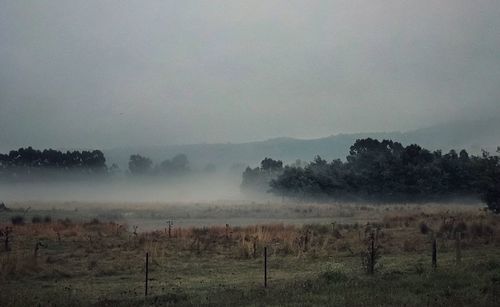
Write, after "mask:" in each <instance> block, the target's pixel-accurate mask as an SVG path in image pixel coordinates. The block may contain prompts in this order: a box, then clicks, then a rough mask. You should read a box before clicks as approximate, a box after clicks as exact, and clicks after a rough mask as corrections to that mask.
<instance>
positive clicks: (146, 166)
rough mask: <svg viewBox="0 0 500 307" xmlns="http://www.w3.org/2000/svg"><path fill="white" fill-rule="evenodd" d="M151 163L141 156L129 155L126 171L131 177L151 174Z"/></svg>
mask: <svg viewBox="0 0 500 307" xmlns="http://www.w3.org/2000/svg"><path fill="white" fill-rule="evenodd" d="M152 165H153V161H151V159H149V158H147V157H143V156H141V155H138V154H136V155H131V156H130V160H129V162H128V169H129V170H130V173H131V174H133V175H146V174H149V173H151V171H152V167H151V166H152Z"/></svg>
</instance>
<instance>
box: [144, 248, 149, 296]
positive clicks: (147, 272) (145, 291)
mask: <svg viewBox="0 0 500 307" xmlns="http://www.w3.org/2000/svg"><path fill="white" fill-rule="evenodd" d="M148 275H149V253H148V252H146V280H145V281H144V284H145V287H144V296H148Z"/></svg>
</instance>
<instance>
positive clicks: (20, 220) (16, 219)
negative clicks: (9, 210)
mask: <svg viewBox="0 0 500 307" xmlns="http://www.w3.org/2000/svg"><path fill="white" fill-rule="evenodd" d="M10 221H11V222H12V225H24V216H22V215H14V216H13V217H11V218H10Z"/></svg>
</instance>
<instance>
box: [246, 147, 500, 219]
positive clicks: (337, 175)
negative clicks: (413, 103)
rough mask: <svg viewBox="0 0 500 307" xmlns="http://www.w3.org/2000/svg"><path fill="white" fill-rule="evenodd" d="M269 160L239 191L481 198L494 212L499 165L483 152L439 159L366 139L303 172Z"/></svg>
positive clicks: (414, 198)
mask: <svg viewBox="0 0 500 307" xmlns="http://www.w3.org/2000/svg"><path fill="white" fill-rule="evenodd" d="M270 160H271V159H269V158H266V159H264V160H263V161H262V166H261V167H260V168H256V169H251V168H247V170H245V172H244V173H243V186H252V185H253V186H260V189H261V190H268V189H269V187H270V191H271V192H272V193H274V194H276V195H279V196H287V197H292V198H298V199H313V200H314V199H316V200H322V199H323V200H324V199H350V200H352V199H354V200H356V199H363V200H369V201H430V200H441V199H444V198H451V197H455V196H473V197H476V196H481V197H483V199H484V200H485V202H486V203H487V204H488V206H489V208H490V209H491V210H492V211H493V212H496V213H498V212H500V201H499V199H500V198H499V195H500V182H499V180H500V160H499V157H498V156H490V155H489V154H487V153H483V155H482V156H481V157H478V156H469V154H468V153H467V152H466V151H465V150H462V151H460V152H459V153H458V154H457V152H456V151H455V150H451V151H450V152H449V153H446V154H443V153H442V152H441V151H439V150H437V151H434V152H431V151H429V150H427V149H425V148H422V147H420V146H418V145H415V144H413V145H409V146H406V147H405V146H403V145H402V144H401V143H398V142H393V141H391V140H383V141H378V140H374V139H370V138H368V139H361V140H357V141H356V142H355V143H354V144H353V145H352V146H351V148H350V151H349V155H348V156H347V158H346V161H345V162H344V161H341V160H333V161H332V162H327V161H325V160H323V159H322V158H321V157H319V156H317V157H316V158H315V159H314V161H312V162H310V163H308V164H306V165H305V166H304V167H302V166H297V165H294V166H285V167H284V168H283V167H282V164H276V163H274V164H273V163H270ZM271 161H273V160H271ZM279 162H281V161H279ZM270 174H272V176H270ZM267 183H268V184H269V186H266V187H264V188H263V187H262V185H264V186H265V185H266V184H267Z"/></svg>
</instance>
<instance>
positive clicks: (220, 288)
mask: <svg viewBox="0 0 500 307" xmlns="http://www.w3.org/2000/svg"><path fill="white" fill-rule="evenodd" d="M440 218H441V215H436V216H432V217H429V216H427V217H425V219H426V221H428V222H429V223H431V224H432V223H433V222H432V221H439V220H440ZM467 219H468V220H467V222H468V223H473V221H476V220H480V221H483V222H484V223H485V224H486V223H487V224H488V225H490V226H491V227H492V229H493V230H494V235H493V236H490V235H484V236H482V237H481V236H480V237H475V236H474V235H473V234H472V233H467V232H466V233H464V239H463V242H462V243H463V250H462V262H461V263H460V264H457V263H456V259H455V249H454V248H455V245H454V243H455V242H454V240H453V239H446V238H445V237H444V236H439V240H438V267H437V269H436V270H433V269H432V268H431V250H430V244H429V243H430V242H429V240H428V236H427V235H423V234H421V233H420V232H419V230H418V229H419V228H418V225H419V223H420V220H418V219H414V217H412V220H411V221H409V222H408V223H404V221H406V220H405V216H401V217H398V219H397V220H396V221H392V222H391V221H390V220H386V221H387V223H388V225H386V226H384V228H382V230H381V231H382V233H383V236H382V235H381V245H382V249H381V251H382V252H381V253H382V256H381V258H380V260H379V262H378V265H377V267H376V272H375V274H374V275H372V276H370V275H367V274H366V273H365V272H364V271H363V269H362V266H361V259H360V256H359V253H360V252H361V251H362V250H363V247H364V244H365V243H363V242H362V241H360V239H359V238H360V236H362V235H361V233H362V232H363V229H364V228H363V227H346V226H343V227H340V226H339V227H338V228H337V229H336V232H334V231H333V230H332V229H331V225H326V226H325V225H323V226H318V225H308V226H304V228H300V227H291V228H287V227H284V228H283V227H280V226H279V225H277V226H276V225H275V226H272V227H271V226H270V227H269V228H266V229H264V230H263V229H262V228H258V227H257V228H255V229H254V228H252V227H249V228H239V227H235V228H234V229H233V230H234V233H232V234H231V238H230V239H227V238H225V228H224V227H221V228H217V229H215V228H214V229H212V232H202V233H204V234H205V235H208V237H206V238H205V239H204V240H205V241H203V243H202V244H201V247H200V249H198V248H197V246H196V244H194V243H193V242H196V232H192V233H191V234H187V233H188V232H189V231H190V230H189V229H185V230H183V231H185V233H186V234H185V236H181V237H175V238H169V237H168V235H167V234H166V233H164V232H160V233H147V234H139V235H138V236H137V237H136V236H134V235H133V234H132V233H131V232H128V231H119V232H117V230H116V225H114V224H108V223H100V224H97V225H91V224H79V223H73V224H71V225H66V226H64V225H63V224H60V223H57V222H53V223H50V224H40V225H33V224H29V223H28V224H27V225H24V226H16V227H14V231H13V237H12V251H11V252H4V251H3V250H1V251H0V286H1V287H0V288H1V291H0V306H73V307H76V306H170V305H176V306H199V305H211V306H242V305H248V306H282V305H286V306H315V305H316V306H324V305H329V306H499V305H500V240H498V238H497V234H498V233H499V226H500V223H498V220H497V217H493V216H487V217H484V216H482V215H477V216H476V215H472V214H471V215H470V216H468V217H467ZM400 221H403V222H402V223H401V222H400ZM391 223H392V224H391ZM400 224H401V225H400ZM406 224H407V225H406ZM0 228H1V227H0ZM305 229H308V230H309V231H311V232H312V233H314V234H313V235H311V237H310V246H309V248H308V250H307V252H304V251H303V248H302V247H300V246H298V247H297V246H295V244H299V243H293V248H290V247H286V248H285V246H286V245H287V244H292V243H290V242H296V239H297V238H300V236H302V235H303V234H304V231H305ZM56 232H60V236H61V241H59V240H58V237H57V235H56ZM245 236H257V237H258V239H259V240H261V241H259V243H258V246H257V247H258V249H259V250H258V257H256V258H252V256H251V254H250V255H249V254H248V253H242V252H241V250H242V248H243V247H242V244H243V243H242V238H244V237H245ZM90 238H91V239H90ZM39 240H41V241H43V242H44V243H45V244H46V245H47V247H46V248H41V249H40V250H39V252H38V257H37V259H35V258H34V255H33V249H34V246H35V243H36V242H37V241H39ZM245 244H246V243H245ZM264 245H267V246H269V264H268V267H269V274H268V276H269V280H268V288H267V289H265V288H264V287H263V257H262V247H263V246H264ZM408 245H410V247H411V248H409V247H408ZM345 246H348V247H349V248H345ZM2 248H3V246H1V245H0V249H2ZM146 251H148V252H149V253H150V266H149V267H150V271H149V288H148V289H149V295H148V297H147V298H145V297H144V279H145V272H144V260H145V259H144V258H145V253H146Z"/></svg>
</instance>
